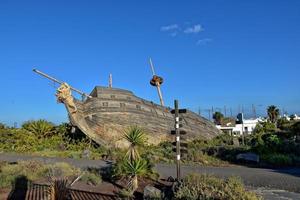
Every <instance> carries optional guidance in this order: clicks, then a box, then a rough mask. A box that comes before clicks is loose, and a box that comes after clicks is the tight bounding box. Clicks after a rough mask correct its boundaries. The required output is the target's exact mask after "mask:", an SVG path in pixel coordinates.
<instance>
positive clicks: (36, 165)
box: [0, 160, 80, 188]
mask: <svg viewBox="0 0 300 200" xmlns="http://www.w3.org/2000/svg"><path fill="white" fill-rule="evenodd" d="M79 173H80V170H79V169H77V168H74V167H72V166H70V165H69V164H67V163H55V164H48V165H44V164H43V163H41V162H39V161H33V160H32V161H20V162H18V163H17V164H8V163H4V164H3V163H2V164H1V165H0V188H5V187H8V186H10V185H11V184H12V183H13V182H14V180H15V179H16V178H17V177H22V176H24V177H26V178H27V179H28V180H30V181H35V180H38V179H40V178H48V177H49V176H50V175H51V176H53V175H54V176H56V177H70V176H75V175H78V174H79Z"/></svg>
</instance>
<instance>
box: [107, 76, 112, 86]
mask: <svg viewBox="0 0 300 200" xmlns="http://www.w3.org/2000/svg"><path fill="white" fill-rule="evenodd" d="M108 86H109V88H112V74H109V83H108Z"/></svg>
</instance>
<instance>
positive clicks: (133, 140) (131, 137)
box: [124, 126, 146, 161]
mask: <svg viewBox="0 0 300 200" xmlns="http://www.w3.org/2000/svg"><path fill="white" fill-rule="evenodd" d="M124 138H125V139H126V140H127V141H128V142H129V144H130V146H129V149H128V151H127V153H126V157H127V158H128V159H129V160H130V161H133V160H137V159H140V155H139V152H138V147H140V146H143V145H144V144H145V142H146V136H145V132H144V130H143V129H141V128H139V127H137V126H132V127H130V128H129V129H127V130H126V131H125V133H124Z"/></svg>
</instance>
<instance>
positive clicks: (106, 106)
mask: <svg viewBox="0 0 300 200" xmlns="http://www.w3.org/2000/svg"><path fill="white" fill-rule="evenodd" d="M91 96H92V98H89V99H87V100H85V101H77V100H75V101H74V102H75V105H76V107H77V112H76V113H72V112H70V111H69V110H68V107H67V106H66V108H67V110H68V112H69V117H70V121H71V123H72V124H73V125H74V126H76V127H78V128H79V129H80V130H81V131H82V132H83V133H84V134H86V135H87V136H88V137H90V138H91V139H93V140H94V141H95V142H97V143H99V144H101V145H109V146H119V147H121V146H123V145H124V142H125V141H124V139H123V133H124V131H125V130H126V129H128V128H129V127H131V126H138V127H141V128H142V129H144V131H145V133H146V135H147V138H148V142H149V143H150V144H158V143H160V142H162V141H172V140H174V136H172V135H171V130H173V129H174V116H173V115H172V114H171V112H170V108H167V107H163V106H160V105H158V104H155V103H153V102H151V101H147V100H145V99H142V98H139V97H137V96H135V95H134V94H133V93H132V92H130V91H127V90H122V89H116V88H106V87H95V89H94V90H93V91H92V93H91ZM182 118H183V120H182V124H183V128H182V129H183V130H185V131H186V132H187V135H186V136H185V138H186V139H187V140H192V139H197V138H205V139H209V138H212V137H214V136H216V135H218V134H220V132H219V130H218V129H217V128H216V127H215V126H214V124H213V123H211V122H210V121H208V120H207V119H205V118H203V117H201V116H199V115H197V114H195V113H194V112H191V111H187V113H185V114H182Z"/></svg>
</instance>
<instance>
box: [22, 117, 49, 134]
mask: <svg viewBox="0 0 300 200" xmlns="http://www.w3.org/2000/svg"><path fill="white" fill-rule="evenodd" d="M22 128H23V129H25V130H27V131H29V132H31V133H33V134H35V135H36V136H38V137H39V138H40V137H47V136H51V135H52V134H54V133H55V126H54V125H53V124H52V123H51V122H48V121H46V120H43V119H40V120H37V121H28V122H25V123H24V124H23V125H22Z"/></svg>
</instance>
